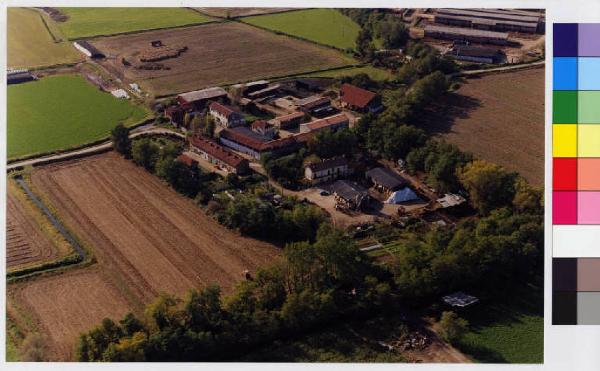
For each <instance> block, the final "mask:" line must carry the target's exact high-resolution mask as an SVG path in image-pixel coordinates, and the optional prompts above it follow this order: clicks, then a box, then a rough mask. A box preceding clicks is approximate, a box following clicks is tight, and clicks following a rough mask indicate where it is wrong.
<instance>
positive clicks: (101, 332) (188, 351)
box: [77, 225, 391, 361]
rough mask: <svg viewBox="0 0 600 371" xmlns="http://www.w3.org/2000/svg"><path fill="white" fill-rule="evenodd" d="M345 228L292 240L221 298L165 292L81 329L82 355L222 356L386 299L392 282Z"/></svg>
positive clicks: (209, 292) (212, 290)
mask: <svg viewBox="0 0 600 371" xmlns="http://www.w3.org/2000/svg"><path fill="white" fill-rule="evenodd" d="M376 276H377V269H376V268H375V266H374V265H373V264H372V263H371V262H370V261H369V260H368V259H367V257H366V256H364V255H363V254H362V253H361V252H360V251H359V250H358V249H357V248H356V246H355V245H354V243H353V241H352V240H350V239H349V238H347V237H345V236H344V234H343V233H342V232H340V231H337V230H335V229H332V228H331V227H327V226H325V225H324V226H322V227H321V229H319V232H318V235H317V238H316V241H315V242H314V243H312V244H311V243H309V242H299V243H291V244H288V245H287V246H286V248H285V250H284V256H283V259H281V261H278V262H277V263H275V264H274V265H272V266H269V267H266V268H263V269H259V270H258V271H257V273H256V277H255V278H254V279H253V280H250V281H245V282H242V283H241V284H240V285H238V286H237V288H236V289H235V291H234V292H233V293H232V294H231V295H230V296H227V297H223V296H222V295H221V292H220V290H219V288H218V287H216V286H210V287H208V288H205V289H203V290H192V291H190V292H189V293H188V294H187V295H186V297H185V298H184V299H183V300H180V299H178V298H176V297H173V296H170V295H166V294H163V295H161V296H160V297H159V298H158V299H157V300H156V301H155V302H153V303H152V304H150V305H149V306H147V308H146V311H145V313H144V316H143V317H141V318H138V317H136V316H134V315H132V314H128V315H126V316H125V317H124V318H123V319H122V320H120V321H119V322H118V323H116V322H114V321H112V320H109V319H105V320H104V321H102V323H101V324H100V325H99V326H98V327H96V328H94V329H92V330H91V331H89V332H87V333H85V334H82V335H81V337H80V339H79V344H78V347H77V357H78V359H79V360H80V361H220V360H232V359H235V357H236V356H238V355H240V354H243V353H244V352H247V351H248V350H249V349H251V348H252V347H255V346H257V345H260V344H264V343H266V342H269V341H272V340H273V339H276V338H279V337H285V336H289V334H290V333H292V332H293V333H296V334H298V333H302V332H306V331H309V330H310V329H311V328H314V327H315V326H317V325H319V324H324V323H328V322H330V321H332V320H334V319H335V318H338V317H339V316H340V315H341V316H344V315H349V314H353V313H354V314H355V313H359V312H364V311H365V310H366V309H368V308H373V307H375V306H383V305H387V304H388V303H389V298H390V291H391V290H390V286H389V284H387V283H385V282H381V281H380V280H379V279H378V278H376Z"/></svg>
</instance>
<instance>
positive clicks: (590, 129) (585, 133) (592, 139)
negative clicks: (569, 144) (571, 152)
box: [577, 124, 600, 157]
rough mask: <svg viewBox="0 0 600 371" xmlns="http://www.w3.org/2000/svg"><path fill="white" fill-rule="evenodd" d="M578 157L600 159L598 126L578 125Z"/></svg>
mask: <svg viewBox="0 0 600 371" xmlns="http://www.w3.org/2000/svg"><path fill="white" fill-rule="evenodd" d="M578 126H579V128H578V133H579V139H578V140H579V143H578V145H577V154H578V156H579V157H600V124H591V125H578Z"/></svg>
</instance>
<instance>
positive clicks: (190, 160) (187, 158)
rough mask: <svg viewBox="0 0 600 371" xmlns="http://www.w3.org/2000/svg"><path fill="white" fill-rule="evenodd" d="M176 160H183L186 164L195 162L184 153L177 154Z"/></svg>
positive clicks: (190, 164) (189, 164)
mask: <svg viewBox="0 0 600 371" xmlns="http://www.w3.org/2000/svg"><path fill="white" fill-rule="evenodd" d="M177 161H179V162H183V163H184V164H186V165H187V166H192V165H193V164H194V162H196V161H195V160H194V159H193V158H191V157H190V156H187V155H184V154H181V155H179V157H177Z"/></svg>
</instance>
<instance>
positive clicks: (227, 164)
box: [190, 135, 250, 174]
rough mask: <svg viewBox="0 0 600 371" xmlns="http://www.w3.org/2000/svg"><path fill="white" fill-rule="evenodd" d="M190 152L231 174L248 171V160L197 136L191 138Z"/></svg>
mask: <svg viewBox="0 0 600 371" xmlns="http://www.w3.org/2000/svg"><path fill="white" fill-rule="evenodd" d="M190 150H191V151H192V152H194V153H197V154H199V155H200V156H201V157H202V158H204V159H205V160H206V161H208V162H210V163H211V164H215V165H217V166H219V167H221V168H223V169H226V170H227V171H228V172H231V173H233V174H245V173H247V172H248V171H249V170H250V166H249V164H248V160H246V159H245V158H243V157H241V156H238V155H236V154H235V153H233V152H231V151H228V150H226V149H225V148H223V147H222V146H220V145H219V144H217V143H215V142H213V141H212V140H208V139H205V138H202V137H201V136H199V135H194V136H192V137H191V139H190Z"/></svg>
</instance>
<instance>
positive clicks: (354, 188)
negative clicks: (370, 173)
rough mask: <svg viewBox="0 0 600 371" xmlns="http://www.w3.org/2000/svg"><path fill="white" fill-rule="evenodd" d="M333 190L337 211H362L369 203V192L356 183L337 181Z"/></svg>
mask: <svg viewBox="0 0 600 371" xmlns="http://www.w3.org/2000/svg"><path fill="white" fill-rule="evenodd" d="M331 188H332V190H333V197H334V199H335V208H336V209H342V210H361V209H362V208H363V207H365V206H366V204H367V203H368V202H369V192H368V191H367V189H366V188H365V187H363V186H361V185H360V184H358V183H356V182H350V181H347V180H336V181H335V183H333V185H332V187H331Z"/></svg>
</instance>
